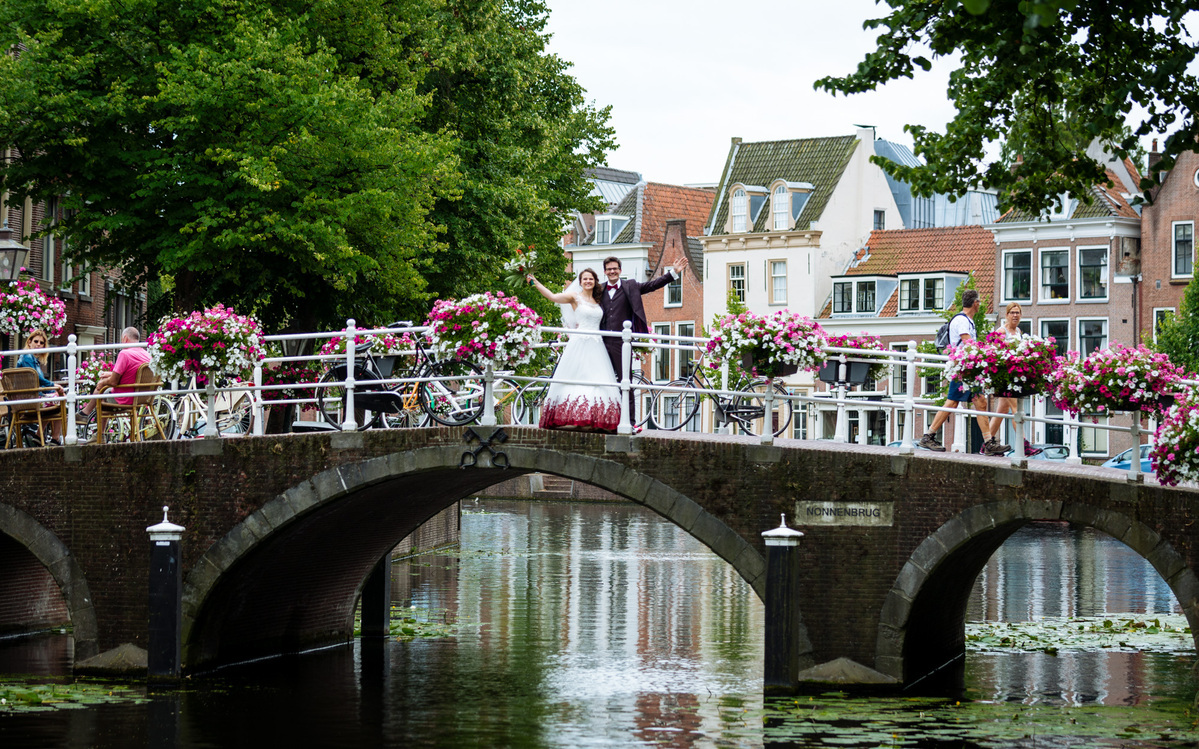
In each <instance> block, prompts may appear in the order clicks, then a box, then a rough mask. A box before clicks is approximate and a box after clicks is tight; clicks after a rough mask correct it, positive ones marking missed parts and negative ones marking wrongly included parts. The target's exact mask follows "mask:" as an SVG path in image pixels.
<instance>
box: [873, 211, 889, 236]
mask: <svg viewBox="0 0 1199 749" xmlns="http://www.w3.org/2000/svg"><path fill="white" fill-rule="evenodd" d="M879 224H882V226H879ZM870 226H871V228H872V229H873V230H874V231H886V230H887V211H886V209H885V208H875V209H874V215H873V216H872V217H871V220H870Z"/></svg>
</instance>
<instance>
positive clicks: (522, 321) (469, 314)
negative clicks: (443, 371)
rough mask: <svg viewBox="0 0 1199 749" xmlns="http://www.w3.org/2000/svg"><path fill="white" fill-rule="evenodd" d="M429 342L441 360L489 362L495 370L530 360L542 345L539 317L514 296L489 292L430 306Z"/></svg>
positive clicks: (512, 366) (444, 300)
mask: <svg viewBox="0 0 1199 749" xmlns="http://www.w3.org/2000/svg"><path fill="white" fill-rule="evenodd" d="M425 325H427V326H428V327H429V340H430V342H431V346H432V348H433V350H434V351H436V352H437V353H438V354H440V355H441V356H444V357H448V358H454V359H462V360H466V361H470V360H474V359H488V360H491V361H492V362H494V363H495V364H496V366H497V367H506V368H514V367H516V366H519V365H521V364H525V363H527V362H529V361H531V360H532V358H533V355H534V353H535V352H536V349H534V348H533V346H534V345H535V344H536V343H538V342H540V341H541V325H542V320H541V316H540V315H538V314H537V313H536V312H534V311H533V310H532V309H530V308H528V307H526V306H525V305H523V304H521V303H520V301H519V300H518V299H517V298H516V297H514V296H507V295H505V294H504V293H502V292H501V293H498V294H492V293H491V292H490V291H488V292H484V293H482V294H473V295H471V296H468V297H466V298H465V299H461V300H453V299H442V300H440V301H438V302H436V303H435V304H434V305H433V311H432V312H430V313H429V319H428V320H427V321H425Z"/></svg>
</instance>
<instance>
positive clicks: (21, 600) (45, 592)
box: [0, 534, 70, 635]
mask: <svg viewBox="0 0 1199 749" xmlns="http://www.w3.org/2000/svg"><path fill="white" fill-rule="evenodd" d="M69 622H70V617H68V615H67V606H66V601H65V600H63V596H62V591H60V590H59V588H58V584H57V583H55V582H54V578H53V577H51V575H50V573H49V571H47V570H46V568H45V566H44V565H42V563H41V562H39V561H38V560H37V559H35V558H34V556H33V555H32V554H30V553H29V550H28V549H26V548H25V547H24V546H22V545H21V544H19V543H17V542H16V541H15V540H13V539H12V538H9V537H8V536H6V535H4V534H0V635H6V634H12V633H18V632H36V631H38V630H41V629H46V628H48V627H56V626H61V625H64V624H68V623H69Z"/></svg>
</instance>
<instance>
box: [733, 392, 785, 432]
mask: <svg viewBox="0 0 1199 749" xmlns="http://www.w3.org/2000/svg"><path fill="white" fill-rule="evenodd" d="M767 383H768V381H767V380H764V379H762V380H754V381H753V382H751V383H750V384H749V387H747V388H745V390H747V391H748V392H749V393H750V394H749V395H738V396H737V397H735V398H733V403H732V406H731V407H730V408H729V410H728V412H727V414H728V417H729V419H730V420H731V421H732V422H733V423H735V424H737V426H738V428H739V429H740V430H741V433H742V434H752V435H754V436H761V434H762V433H763V431H764V430H765V429H766V428H767V427H766V426H765V422H766V418H767V415H766V397H765V396H766V388H767ZM738 389H739V390H740V389H741V388H738ZM786 396H787V388H785V387H783V386H782V385H780V384H779V383H777V382H776V383H774V407H773V409H772V411H771V414H770V417H769V418H770V422H771V424H773V427H774V428H773V430H772V431H773V432H774V434H775V436H778V435H780V434H782V433H783V431H784V430H786V428H787V426H788V425H789V424H790V423H791V417H792V415H793V414H792V412H793V410H794V409H793V405H792V403H791V401H790V399H788V398H787V397H786Z"/></svg>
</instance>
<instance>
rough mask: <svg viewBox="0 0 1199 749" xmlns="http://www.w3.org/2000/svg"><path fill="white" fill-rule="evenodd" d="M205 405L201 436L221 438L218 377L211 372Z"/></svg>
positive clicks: (205, 391) (205, 386)
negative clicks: (217, 402) (218, 419)
mask: <svg viewBox="0 0 1199 749" xmlns="http://www.w3.org/2000/svg"><path fill="white" fill-rule="evenodd" d="M204 403H205V417H204V432H203V434H201V435H200V436H201V437H203V438H204V439H212V438H213V437H220V436H221V432H220V430H219V429H217V428H216V376H215V375H214V374H213V373H212V372H211V371H210V372H208V374H207V378H206V379H205V380H204ZM97 439H99V438H97Z"/></svg>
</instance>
